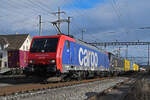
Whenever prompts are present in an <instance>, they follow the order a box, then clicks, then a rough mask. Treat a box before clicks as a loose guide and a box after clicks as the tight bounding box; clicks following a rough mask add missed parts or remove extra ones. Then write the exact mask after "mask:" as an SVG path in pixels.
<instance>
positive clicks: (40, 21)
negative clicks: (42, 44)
mask: <svg viewBox="0 0 150 100" xmlns="http://www.w3.org/2000/svg"><path fill="white" fill-rule="evenodd" d="M41 33H42V18H41V15H39V36H41Z"/></svg>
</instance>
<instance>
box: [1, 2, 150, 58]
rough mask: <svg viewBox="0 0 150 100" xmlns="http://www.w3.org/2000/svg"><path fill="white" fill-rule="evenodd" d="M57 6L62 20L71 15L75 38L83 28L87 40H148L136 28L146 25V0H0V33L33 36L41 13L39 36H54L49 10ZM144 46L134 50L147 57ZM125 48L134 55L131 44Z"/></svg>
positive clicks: (144, 31)
mask: <svg viewBox="0 0 150 100" xmlns="http://www.w3.org/2000/svg"><path fill="white" fill-rule="evenodd" d="M58 7H60V9H61V10H62V11H65V14H62V15H61V18H62V19H66V18H67V17H68V16H71V27H70V30H71V34H72V35H73V36H75V38H77V39H81V36H82V35H81V34H82V30H85V32H84V33H83V34H84V41H87V42H94V41H97V42H108V41H109V42H111V41H116V40H117V41H138V40H139V41H150V40H149V38H150V33H149V31H150V30H149V29H140V28H141V27H150V21H149V18H150V13H149V9H150V0H0V34H15V33H16V32H17V33H19V34H23V33H30V35H31V36H32V37H33V36H37V35H39V28H38V27H39V17H38V16H39V15H41V16H42V35H55V34H57V33H58V32H57V30H56V28H55V27H54V26H53V25H52V24H51V22H53V21H56V20H57V16H55V15H53V14H52V13H54V12H56V11H57V9H58ZM61 30H62V31H63V33H67V24H66V23H62V24H61ZM115 48H116V49H118V48H117V47H115ZM144 48H145V49H141V48H139V49H138V50H139V51H137V52H138V53H139V52H140V55H142V56H147V54H146V52H147V50H146V47H144ZM113 50H114V49H113ZM124 50H125V47H122V52H123V51H124ZM129 50H130V53H131V54H129V55H130V56H132V55H133V56H134V55H136V54H137V52H135V50H134V47H131V48H129ZM122 55H125V54H123V53H122Z"/></svg>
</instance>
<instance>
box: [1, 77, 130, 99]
mask: <svg viewBox="0 0 150 100" xmlns="http://www.w3.org/2000/svg"><path fill="white" fill-rule="evenodd" d="M118 79H119V77H104V78H95V79H88V80H81V81H69V82H57V83H53V82H52V83H48V84H43V83H40V81H39V82H35V83H34V82H33V83H25V84H16V85H13V86H5V87H0V100H12V99H13V98H16V97H17V96H21V98H22V97H23V98H24V97H28V95H26V94H29V95H30V94H32V95H35V96H36V95H37V94H41V93H44V92H40V91H43V90H48V89H57V88H62V87H70V86H75V85H80V84H86V83H93V82H95V81H105V80H118ZM17 80H18V81H19V80H20V78H19V79H17ZM125 81H127V80H125ZM125 81H120V82H118V83H117V84H122V82H125ZM1 98H5V99H1ZM6 98H8V99H6ZM19 98H20V97H19Z"/></svg>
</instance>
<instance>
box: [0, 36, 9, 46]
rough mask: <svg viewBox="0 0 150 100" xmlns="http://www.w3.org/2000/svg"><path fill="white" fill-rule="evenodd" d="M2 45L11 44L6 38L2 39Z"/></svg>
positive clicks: (0, 39) (0, 41)
mask: <svg viewBox="0 0 150 100" xmlns="http://www.w3.org/2000/svg"><path fill="white" fill-rule="evenodd" d="M0 44H2V45H5V44H9V43H8V41H7V39H6V38H4V37H0Z"/></svg>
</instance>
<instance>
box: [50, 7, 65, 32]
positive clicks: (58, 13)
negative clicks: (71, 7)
mask: <svg viewBox="0 0 150 100" xmlns="http://www.w3.org/2000/svg"><path fill="white" fill-rule="evenodd" d="M61 13H63V14H65V12H64V11H60V7H58V11H57V12H54V13H52V14H54V15H58V16H57V17H58V23H57V25H58V28H59V29H60V22H59V21H60V19H61V18H60V14H61Z"/></svg>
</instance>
